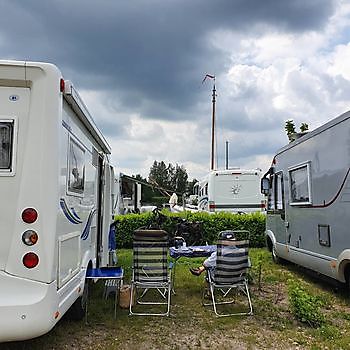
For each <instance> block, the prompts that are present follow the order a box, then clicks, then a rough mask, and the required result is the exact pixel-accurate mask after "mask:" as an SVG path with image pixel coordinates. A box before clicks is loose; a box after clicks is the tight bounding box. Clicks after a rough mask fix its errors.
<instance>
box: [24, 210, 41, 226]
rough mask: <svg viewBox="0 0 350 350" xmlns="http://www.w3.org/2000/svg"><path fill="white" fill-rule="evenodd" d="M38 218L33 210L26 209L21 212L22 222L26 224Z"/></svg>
mask: <svg viewBox="0 0 350 350" xmlns="http://www.w3.org/2000/svg"><path fill="white" fill-rule="evenodd" d="M37 218H38V213H37V211H36V210H35V209H34V208H26V209H24V210H23V212H22V220H23V221H24V222H26V223H27V224H32V223H33V222H35V221H36V219H37Z"/></svg>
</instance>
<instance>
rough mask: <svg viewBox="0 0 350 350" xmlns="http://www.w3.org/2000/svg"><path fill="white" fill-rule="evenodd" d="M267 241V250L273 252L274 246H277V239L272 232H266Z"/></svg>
mask: <svg viewBox="0 0 350 350" xmlns="http://www.w3.org/2000/svg"><path fill="white" fill-rule="evenodd" d="M265 239H266V246H267V249H268V250H269V251H270V252H272V248H273V246H274V245H276V237H275V235H274V234H273V232H272V231H271V230H266V233H265Z"/></svg>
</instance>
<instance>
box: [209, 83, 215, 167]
mask: <svg viewBox="0 0 350 350" xmlns="http://www.w3.org/2000/svg"><path fill="white" fill-rule="evenodd" d="M212 97H213V99H212V103H213V107H212V118H211V167H210V170H214V168H215V165H214V164H215V162H214V160H215V159H214V158H215V103H216V89H215V78H214V84H213V94H212Z"/></svg>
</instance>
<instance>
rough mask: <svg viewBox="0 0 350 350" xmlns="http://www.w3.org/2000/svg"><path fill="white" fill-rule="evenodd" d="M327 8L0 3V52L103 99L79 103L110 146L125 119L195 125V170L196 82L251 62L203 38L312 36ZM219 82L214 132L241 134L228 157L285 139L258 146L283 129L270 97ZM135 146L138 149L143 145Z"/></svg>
mask: <svg viewBox="0 0 350 350" xmlns="http://www.w3.org/2000/svg"><path fill="white" fill-rule="evenodd" d="M337 3H338V2H337V0H215V1H210V0H176V1H175V0H173V1H170V0H135V1H133V0H127V1H126V0H125V1H122V0H119V1H107V0H99V1H82V0H69V1H68V0H50V1H47V0H31V1H24V0H22V1H20V0H0V52H1V57H2V58H5V59H6V58H13V59H20V60H24V59H25V60H33V61H49V62H53V63H55V64H57V66H58V67H59V68H60V69H61V70H62V72H63V74H64V77H65V78H68V79H71V80H72V81H73V82H74V84H75V85H76V86H77V88H78V90H82V89H83V90H87V91H97V92H99V95H98V96H99V98H101V99H103V101H99V103H96V104H95V106H94V105H93V106H91V105H89V109H92V112H93V113H92V114H93V115H94V116H95V118H96V119H97V122H98V125H99V126H100V127H101V129H102V131H103V132H104V133H105V134H106V135H107V136H109V137H110V138H111V139H114V140H115V139H118V141H120V143H122V142H127V141H129V140H128V138H129V134H128V130H129V128H130V115H131V114H133V115H138V116H139V117H140V118H141V120H145V119H147V118H148V119H159V120H169V121H187V120H190V121H196V123H197V125H199V127H198V131H197V135H193V137H197V138H198V143H201V145H200V147H197V148H198V149H196V150H193V152H192V154H191V155H193V158H192V159H195V160H194V162H197V163H198V164H199V163H202V164H204V163H205V160H204V159H206V158H208V150H207V148H206V147H205V146H203V145H204V144H205V142H207V143H209V140H208V141H207V140H206V138H207V137H209V132H207V131H208V130H207V129H209V127H210V118H209V115H210V107H211V105H210V94H211V83H210V82H209V83H208V84H205V85H202V84H201V80H202V78H203V76H204V75H205V74H206V73H211V74H216V75H217V76H218V77H220V76H224V75H225V73H226V76H227V72H228V70H229V69H230V68H231V67H232V65H233V64H240V63H245V64H247V65H249V64H250V62H249V59H250V60H251V61H252V64H257V63H256V62H254V63H253V60H254V57H250V56H249V54H251V53H249V54H248V55H247V61H246V62H240V61H239V58H237V57H239V55H238V56H237V57H236V56H234V55H232V52H233V48H232V47H227V48H225V47H223V46H222V44H221V45H215V44H216V43H215V42H213V40H214V39H213V36H212V34H213V33H217V34H216V35H217V36H218V35H219V36H220V33H233V35H234V36H235V37H237V42H238V41H239V39H242V38H250V37H254V38H259V37H260V36H263V35H265V34H267V33H292V34H300V35H302V34H303V33H305V32H311V31H317V32H322V31H323V29H324V28H325V27H326V25H327V23H328V22H329V19H330V18H331V16H332V15H333V14H334V12H335V10H336V6H337ZM237 45H238V44H237ZM253 52H254V51H253ZM235 60H237V61H235ZM320 79H322V80H324V81H325V84H326V80H327V79H328V80H329V82H328V85H330V84H333V85H335V88H334V89H333V90H334V91H335V92H334V93H337V94H338V95H342V94H344V95H346V92H345V91H346V90H347V86H348V85H349V82H348V81H346V80H344V79H343V80H342V78H340V77H338V78H337V81H335V80H334V79H330V78H329V77H328V76H327V75H325V76H324V77H321V78H320ZM289 83H290V89H298V90H300V89H305V94H304V95H305V99H306V98H308V97H307V96H310V101H311V100H312V101H314V103H322V101H320V97H319V96H317V95H312V87H310V88H308V87H307V86H303V85H302V84H303V82H302V80H301V79H298V76H295V77H294V78H293V77H290V78H289ZM225 84H227V81H226V82H225V83H224V82H223V81H220V79H218V81H217V87H218V104H217V111H218V125H220V126H221V127H222V128H225V129H226V130H229V131H231V132H232V131H235V132H245V133H249V134H250V135H249V136H248V138H249V141H246V143H245V144H243V143H244V142H242V141H240V140H237V139H234V140H232V141H231V144H230V148H231V153H230V154H231V155H232V157H234V158H235V159H238V158H244V157H249V156H252V155H262V154H266V153H273V152H274V151H275V150H276V149H277V148H278V147H279V146H281V145H282V144H283V143H284V142H285V141H284V140H283V139H282V138H281V137H279V138H278V140H275V139H273V140H272V139H268V142H266V139H267V134H266V133H267V130H268V129H269V130H272V129H275V130H276V129H283V126H282V125H281V116H280V115H279V113H281V112H280V111H278V110H276V109H275V108H274V107H273V105H272V102H271V100H272V97H273V96H272V95H271V96H270V95H267V96H266V95H264V94H262V93H261V91H260V90H259V87H258V86H256V84H255V82H254V81H253V82H249V83H247V84H245V81H244V80H243V81H242V82H241V85H239V86H238V85H237V86H238V91H236V92H235V93H231V95H228V94H227V91H225V86H227V85H225ZM254 84H255V85H254ZM266 97H267V98H266ZM270 97H271V98H270ZM338 97H339V96H338ZM102 105H103V106H104V108H101V106H102ZM254 105H259V109H260V110H261V114H262V115H261V116H260V118H256V117H255V115H254V114H253V116H252V115H249V114H248V113H247V112H246V106H254ZM286 112H288V111H286ZM104 113H105V114H106V115H102V116H101V114H104ZM286 118H287V114H286ZM253 119H254V120H253ZM260 130H264V131H265V132H266V133H265V134H263V135H260V136H259V135H258V134H257V133H256V132H257V131H260ZM166 132H168V133H171V132H172V131H171V130H166ZM184 133H186V130H184ZM279 135H280V134H279ZM245 137H247V136H245ZM143 141H144V142H145V144H146V143H147V140H146V139H145V140H143ZM221 141H222V140H221ZM140 142H141V141H140ZM237 142H238V143H239V145H237ZM235 143H236V144H235ZM276 143H277V146H276ZM128 145H129V144H128ZM236 145H237V146H238V147H237V146H236ZM201 147H202V148H201ZM220 147H221V148H222V146H220ZM204 148H205V149H204ZM208 148H209V147H208ZM143 149H147V147H146V146H143ZM128 151H129V149H128ZM138 151H139V149H137V150H130V154H131V153H132V152H134V153H133V154H134V155H133V156H131V155H130V156H128V157H125V160H123V161H125V162H129V164H128V165H125V164H126V163H124V164H122V165H123V166H124V167H126V168H127V167H129V168H130V169H133V168H137V164H140V163H141V162H142V160H143V159H144V158H145V156H144V155H143V154H142V155H140V154H138V153H137V152H138ZM118 152H119V149H118V150H116V153H118ZM124 153H126V152H125V150H124ZM149 153H151V152H149ZM220 153H221V154H222V153H223V152H220V151H219V162H220V163H222V164H223V159H222V155H220ZM137 154H138V155H137ZM152 155H153V153H152ZM158 160H160V159H158ZM170 160H171V161H175V160H174V159H170ZM184 160H191V159H181V158H180V156H179V158H178V159H176V161H179V162H183V161H184Z"/></svg>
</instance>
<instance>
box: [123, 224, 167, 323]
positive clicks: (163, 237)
mask: <svg viewBox="0 0 350 350" xmlns="http://www.w3.org/2000/svg"><path fill="white" fill-rule="evenodd" d="M152 290H153V292H152ZM170 297H171V272H170V269H169V265H168V233H167V232H166V231H163V230H146V229H145V230H141V229H139V230H136V231H134V235H133V273H132V280H131V297H130V307H129V315H140V316H147V315H153V316H169V313H170ZM159 298H161V300H160V301H159ZM134 304H135V305H134ZM137 305H143V307H144V308H146V309H147V310H149V311H148V312H134V311H133V308H136V307H138V306H137ZM154 305H166V310H165V311H164V312H157V311H154V308H155V307H154ZM138 308H140V307H138ZM156 308H157V309H158V308H159V307H156Z"/></svg>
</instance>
